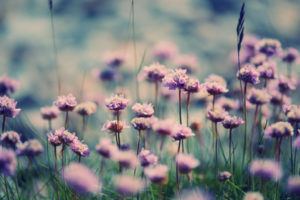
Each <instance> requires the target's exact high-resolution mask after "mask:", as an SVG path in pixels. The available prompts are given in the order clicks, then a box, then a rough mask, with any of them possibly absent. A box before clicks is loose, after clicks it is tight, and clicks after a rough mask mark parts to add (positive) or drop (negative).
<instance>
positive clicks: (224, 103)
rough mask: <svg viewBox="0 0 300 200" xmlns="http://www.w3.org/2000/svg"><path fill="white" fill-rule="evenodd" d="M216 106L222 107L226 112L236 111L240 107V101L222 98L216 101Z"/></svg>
mask: <svg viewBox="0 0 300 200" xmlns="http://www.w3.org/2000/svg"><path fill="white" fill-rule="evenodd" d="M216 105H220V106H221V107H222V108H223V109H224V110H225V111H231V110H236V109H238V107H239V101H238V100H232V99H229V98H226V97H220V98H218V100H217V101H216Z"/></svg>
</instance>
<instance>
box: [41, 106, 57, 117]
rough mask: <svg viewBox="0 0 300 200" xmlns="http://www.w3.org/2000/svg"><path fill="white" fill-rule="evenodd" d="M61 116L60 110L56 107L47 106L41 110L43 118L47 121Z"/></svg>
mask: <svg viewBox="0 0 300 200" xmlns="http://www.w3.org/2000/svg"><path fill="white" fill-rule="evenodd" d="M58 114H59V109H58V108H57V107H56V106H46V107H43V108H41V115H42V118H43V119H45V120H52V119H55V118H56V117H57V116H58Z"/></svg>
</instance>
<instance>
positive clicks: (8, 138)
mask: <svg viewBox="0 0 300 200" xmlns="http://www.w3.org/2000/svg"><path fill="white" fill-rule="evenodd" d="M19 142H21V140H20V135H19V134H18V133H17V132H15V131H7V132H4V133H2V135H1V143H2V144H5V145H9V146H10V147H12V148H15V147H16V145H17V144H18V143H19Z"/></svg>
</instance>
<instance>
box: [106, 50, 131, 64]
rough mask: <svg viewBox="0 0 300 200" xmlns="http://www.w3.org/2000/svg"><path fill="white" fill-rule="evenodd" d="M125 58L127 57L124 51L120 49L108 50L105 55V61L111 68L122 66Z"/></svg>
mask: <svg viewBox="0 0 300 200" xmlns="http://www.w3.org/2000/svg"><path fill="white" fill-rule="evenodd" d="M125 60H126V58H125V55H124V53H122V52H119V51H114V52H107V53H105V54H104V56H103V61H104V63H105V64H106V65H107V66H108V67H111V68H116V67H120V66H121V65H122V64H123V63H124V62H125Z"/></svg>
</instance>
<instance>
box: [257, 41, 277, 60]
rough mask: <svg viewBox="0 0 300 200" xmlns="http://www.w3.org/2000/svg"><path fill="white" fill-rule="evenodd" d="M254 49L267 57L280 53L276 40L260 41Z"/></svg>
mask: <svg viewBox="0 0 300 200" xmlns="http://www.w3.org/2000/svg"><path fill="white" fill-rule="evenodd" d="M255 49H256V50H257V51H258V52H260V53H263V54H265V55H266V56H268V57H271V56H273V55H279V54H280V53H281V44H280V42H279V41H278V40H274V39H262V40H260V41H259V42H258V43H257V44H256V45H255Z"/></svg>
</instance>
